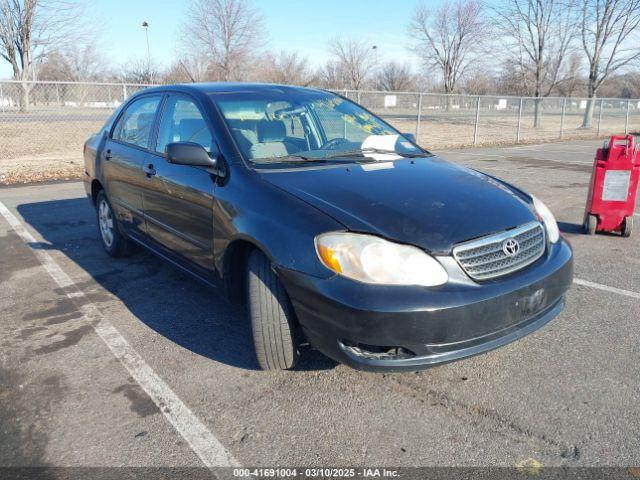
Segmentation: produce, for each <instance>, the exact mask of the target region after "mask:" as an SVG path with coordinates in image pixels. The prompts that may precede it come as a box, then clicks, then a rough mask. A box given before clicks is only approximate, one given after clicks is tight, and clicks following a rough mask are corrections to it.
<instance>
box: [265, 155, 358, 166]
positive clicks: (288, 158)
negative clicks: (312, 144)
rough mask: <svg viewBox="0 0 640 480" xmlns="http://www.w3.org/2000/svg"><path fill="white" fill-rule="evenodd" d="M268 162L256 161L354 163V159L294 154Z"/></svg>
mask: <svg viewBox="0 0 640 480" xmlns="http://www.w3.org/2000/svg"><path fill="white" fill-rule="evenodd" d="M268 160H269V161H267V162H256V163H264V164H273V163H326V162H328V161H331V162H333V163H353V160H347V159H344V160H343V161H341V160H340V159H339V158H333V157H307V156H304V155H298V154H292V155H287V156H285V157H273V158H269V159H268Z"/></svg>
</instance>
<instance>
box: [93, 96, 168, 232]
mask: <svg viewBox="0 0 640 480" xmlns="http://www.w3.org/2000/svg"><path fill="white" fill-rule="evenodd" d="M161 100H162V95H145V96H143V97H140V98H137V99H135V100H133V101H132V102H131V103H130V104H129V105H128V106H127V107H126V108H125V109H124V111H123V113H122V114H121V115H120V117H119V118H118V119H117V120H116V123H115V125H114V127H113V129H112V131H111V134H110V135H109V138H107V141H106V143H105V146H104V148H103V149H102V152H101V155H102V159H101V160H102V161H101V165H102V175H103V180H104V185H105V188H106V192H107V196H108V197H109V201H110V202H111V205H112V207H113V209H114V212H115V214H116V216H117V218H118V220H119V221H120V224H121V225H122V226H123V227H124V229H125V230H126V231H127V233H128V234H130V235H133V236H142V235H144V231H145V221H144V213H143V204H142V202H143V194H142V190H143V186H144V182H145V181H146V178H145V174H144V172H143V171H142V168H143V166H144V165H145V163H148V161H149V156H150V153H149V142H150V140H151V132H152V130H153V125H154V122H155V117H156V115H157V111H158V107H159V105H160V102H161Z"/></svg>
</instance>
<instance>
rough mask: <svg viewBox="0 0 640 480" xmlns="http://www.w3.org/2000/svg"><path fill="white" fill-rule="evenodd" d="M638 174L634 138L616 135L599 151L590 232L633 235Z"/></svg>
mask: <svg viewBox="0 0 640 480" xmlns="http://www.w3.org/2000/svg"><path fill="white" fill-rule="evenodd" d="M638 146H640V145H638ZM639 175H640V150H638V148H637V146H636V147H634V139H633V136H632V135H628V136H626V137H622V136H613V137H611V139H610V140H609V143H608V144H606V143H605V145H604V147H603V148H599V149H598V151H597V152H596V158H595V161H594V162H593V172H592V174H591V182H590V184H589V196H588V197H587V207H586V209H585V215H584V229H585V231H586V232H587V233H589V234H593V233H595V232H620V233H621V234H622V236H623V237H628V236H629V235H631V230H632V228H633V211H634V208H635V205H636V194H637V192H638V177H639Z"/></svg>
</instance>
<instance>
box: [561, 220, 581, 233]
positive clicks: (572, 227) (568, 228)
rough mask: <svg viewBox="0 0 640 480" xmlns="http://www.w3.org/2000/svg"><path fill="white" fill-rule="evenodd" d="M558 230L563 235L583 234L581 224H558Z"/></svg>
mask: <svg viewBox="0 0 640 480" xmlns="http://www.w3.org/2000/svg"><path fill="white" fill-rule="evenodd" d="M558 228H559V229H560V231H561V232H563V233H573V234H580V233H585V232H584V227H583V226H582V224H578V223H570V222H558Z"/></svg>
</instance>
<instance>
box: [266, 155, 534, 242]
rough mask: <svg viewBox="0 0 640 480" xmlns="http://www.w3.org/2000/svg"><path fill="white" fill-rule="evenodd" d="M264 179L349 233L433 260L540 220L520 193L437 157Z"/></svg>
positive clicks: (296, 171) (289, 173) (279, 173)
mask: <svg viewBox="0 0 640 480" xmlns="http://www.w3.org/2000/svg"><path fill="white" fill-rule="evenodd" d="M261 176H262V178H263V179H264V180H266V181H267V182H270V183H272V184H273V185H276V186H277V187H279V188H281V189H283V190H286V191H287V192H290V193H291V194H293V195H295V196H296V197H298V198H300V199H302V200H304V201H306V202H308V203H310V204H311V205H313V206H315V207H317V208H318V209H320V210H322V211H323V212H325V213H326V214H328V215H330V216H331V217H333V218H334V219H336V220H338V221H339V222H340V223H342V224H343V225H344V226H345V227H346V228H347V229H348V230H351V231H357V232H366V233H371V234H375V235H380V236H382V237H386V238H388V239H391V240H395V241H398V242H402V243H407V244H412V245H416V246H419V247H421V248H423V249H425V250H427V251H429V252H431V253H434V254H447V253H449V252H450V251H451V248H452V247H453V245H455V244H457V243H459V242H463V241H465V240H471V239H474V238H478V237H481V236H484V235H488V234H491V233H494V232H498V231H503V230H506V229H509V228H513V227H516V226H518V225H522V224H524V223H527V222H530V221H532V220H534V219H535V215H534V213H533V211H532V208H531V207H530V205H529V204H528V203H527V201H526V200H525V198H524V196H523V195H522V194H521V193H518V192H516V191H514V190H512V189H511V188H509V187H508V186H506V185H505V184H503V183H501V182H499V181H497V180H495V179H494V178H492V177H490V176H487V175H484V174H482V173H479V172H476V171H475V170H471V169H468V168H464V167H461V166H457V165H454V164H451V163H449V162H445V161H443V160H441V159H439V158H437V157H429V158H419V159H413V160H409V159H403V160H396V161H393V162H378V163H365V164H361V165H357V164H350V165H345V166H342V165H341V166H338V167H335V166H320V167H314V168H294V169H289V170H286V171H283V170H275V171H269V172H268V173H267V172H265V171H264V170H263V171H262V172H261ZM283 213H284V214H285V215H286V212H283Z"/></svg>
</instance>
